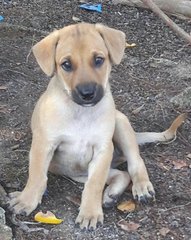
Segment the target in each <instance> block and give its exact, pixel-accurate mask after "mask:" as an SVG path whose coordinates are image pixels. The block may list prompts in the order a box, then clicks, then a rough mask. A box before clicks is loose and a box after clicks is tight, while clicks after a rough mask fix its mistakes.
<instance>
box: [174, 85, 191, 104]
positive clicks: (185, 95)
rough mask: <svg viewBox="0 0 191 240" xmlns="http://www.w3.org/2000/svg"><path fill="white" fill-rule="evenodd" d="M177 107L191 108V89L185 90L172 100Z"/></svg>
mask: <svg viewBox="0 0 191 240" xmlns="http://www.w3.org/2000/svg"><path fill="white" fill-rule="evenodd" d="M170 102H171V103H173V104H174V105H175V106H176V107H180V108H191V87H188V88H185V89H184V90H183V91H182V92H181V93H179V94H178V95H176V96H174V97H173V98H171V100H170Z"/></svg>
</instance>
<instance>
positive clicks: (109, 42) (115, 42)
mask: <svg viewBox="0 0 191 240" xmlns="http://www.w3.org/2000/svg"><path fill="white" fill-rule="evenodd" d="M95 28H96V29H97V31H98V32H99V33H100V35H101V36H102V38H103V39H104V41H105V45H106V47H107V49H108V51H109V55H110V59H111V62H112V63H114V64H119V63H120V62H121V59H122V57H123V54H124V50H125V44H126V41H125V33H124V32H122V31H119V30H116V29H113V28H109V27H106V26H104V25H102V24H96V25H95Z"/></svg>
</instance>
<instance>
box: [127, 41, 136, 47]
mask: <svg viewBox="0 0 191 240" xmlns="http://www.w3.org/2000/svg"><path fill="white" fill-rule="evenodd" d="M133 47H136V44H135V43H131V44H130V43H127V42H126V48H133Z"/></svg>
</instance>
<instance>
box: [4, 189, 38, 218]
mask: <svg viewBox="0 0 191 240" xmlns="http://www.w3.org/2000/svg"><path fill="white" fill-rule="evenodd" d="M9 197H10V201H9V202H8V204H9V209H10V210H11V211H13V212H14V213H16V214H25V215H27V216H28V215H29V214H30V213H31V212H32V211H33V210H34V209H35V208H36V207H37V205H38V203H39V200H38V198H35V196H34V195H33V194H29V193H27V192H25V191H23V192H13V193H10V194H9Z"/></svg>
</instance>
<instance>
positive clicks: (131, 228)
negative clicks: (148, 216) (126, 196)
mask: <svg viewBox="0 0 191 240" xmlns="http://www.w3.org/2000/svg"><path fill="white" fill-rule="evenodd" d="M117 225H118V226H119V227H120V228H121V229H122V230H125V231H127V232H135V231H136V230H137V229H138V228H139V227H140V224H138V223H134V222H127V221H125V220H124V219H122V220H120V221H119V222H118V223H117Z"/></svg>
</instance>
